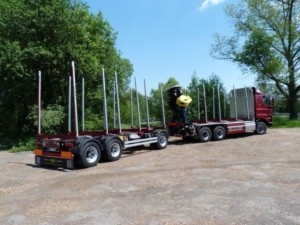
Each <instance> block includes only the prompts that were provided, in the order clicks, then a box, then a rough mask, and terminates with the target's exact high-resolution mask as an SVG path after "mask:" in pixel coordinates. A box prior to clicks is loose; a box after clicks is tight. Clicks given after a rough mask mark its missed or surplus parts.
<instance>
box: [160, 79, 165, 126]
mask: <svg viewBox="0 0 300 225" xmlns="http://www.w3.org/2000/svg"><path fill="white" fill-rule="evenodd" d="M159 86H160V98H161V108H162V117H163V126H164V128H166V114H165V103H164V95H163V90H162V84H160V85H159Z"/></svg>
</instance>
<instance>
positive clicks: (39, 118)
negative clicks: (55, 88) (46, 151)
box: [38, 71, 42, 134]
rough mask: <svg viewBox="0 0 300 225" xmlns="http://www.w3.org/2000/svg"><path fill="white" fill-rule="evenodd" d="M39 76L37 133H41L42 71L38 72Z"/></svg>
mask: <svg viewBox="0 0 300 225" xmlns="http://www.w3.org/2000/svg"><path fill="white" fill-rule="evenodd" d="M38 77H39V86H38V134H41V131H42V128H41V126H42V125H41V117H42V114H41V110H42V109H41V101H42V72H41V71H39V72H38Z"/></svg>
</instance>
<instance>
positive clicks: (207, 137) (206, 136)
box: [201, 130, 209, 141]
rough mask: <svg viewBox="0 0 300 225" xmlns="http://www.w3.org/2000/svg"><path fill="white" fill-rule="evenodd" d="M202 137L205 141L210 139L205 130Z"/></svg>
mask: <svg viewBox="0 0 300 225" xmlns="http://www.w3.org/2000/svg"><path fill="white" fill-rule="evenodd" d="M201 137H202V139H203V140H205V141H206V140H208V139H209V132H208V131H207V130H204V131H203V132H202V133H201Z"/></svg>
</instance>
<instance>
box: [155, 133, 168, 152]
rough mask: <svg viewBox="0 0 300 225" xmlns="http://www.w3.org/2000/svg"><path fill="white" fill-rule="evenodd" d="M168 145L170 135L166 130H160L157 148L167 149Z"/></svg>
mask: <svg viewBox="0 0 300 225" xmlns="http://www.w3.org/2000/svg"><path fill="white" fill-rule="evenodd" d="M167 145H168V135H167V134H166V133H164V132H160V133H158V134H157V143H156V148H157V149H165V148H166V147H167Z"/></svg>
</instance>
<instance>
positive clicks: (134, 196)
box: [0, 129, 300, 225]
mask: <svg viewBox="0 0 300 225" xmlns="http://www.w3.org/2000/svg"><path fill="white" fill-rule="evenodd" d="M33 163H34V157H33V154H32V153H31V152H23V153H18V154H12V153H8V152H3V151H2V152H0V171H1V173H0V224H45V225H50V224H75V225H76V224H78V225H79V224H80V225H81V224H103V225H106V224H107V225H117V224H126V225H127V224H129V225H131V224H132V225H133V224H149V225H156V224H158V225H160V224H165V225H173V224H192V225H193V224H195V225H196V224H208V225H213V224H217V225H218V224H253V225H257V224H264V225H267V224H270V225H271V224H272V225H274V224H288V225H293V224H300V129H270V130H268V134H266V135H263V136H259V135H247V136H243V137H239V138H236V137H233V138H230V139H226V140H223V141H219V142H209V143H189V144H187V143H183V142H181V141H178V140H175V141H173V142H172V143H170V145H169V146H168V148H167V149H165V150H161V151H157V150H152V151H151V150H149V149H147V148H146V147H145V148H143V149H139V150H135V151H125V152H124V154H123V156H122V158H121V159H120V160H119V161H116V162H111V163H99V164H98V166H96V167H93V168H89V169H80V170H74V171H62V170H57V169H45V168H39V167H35V166H34V165H33Z"/></svg>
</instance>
